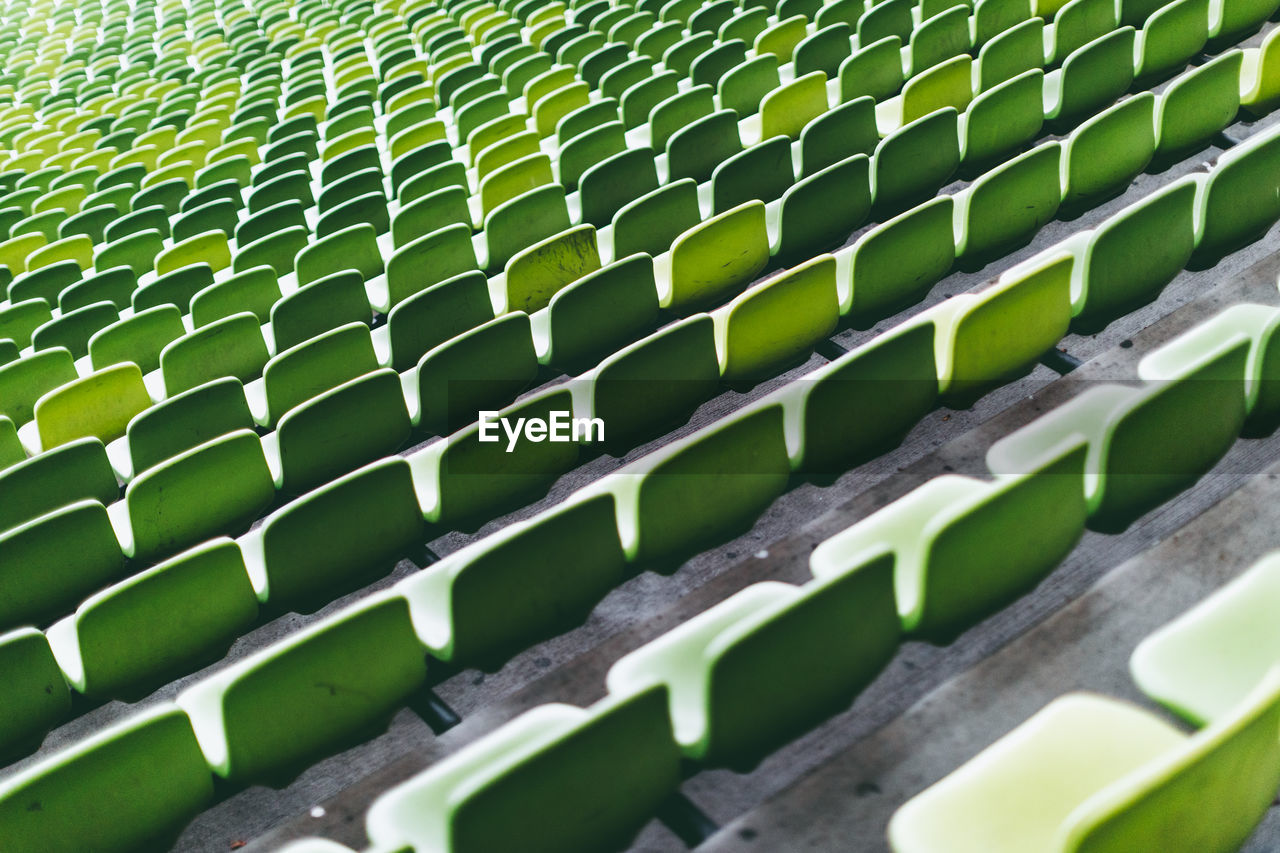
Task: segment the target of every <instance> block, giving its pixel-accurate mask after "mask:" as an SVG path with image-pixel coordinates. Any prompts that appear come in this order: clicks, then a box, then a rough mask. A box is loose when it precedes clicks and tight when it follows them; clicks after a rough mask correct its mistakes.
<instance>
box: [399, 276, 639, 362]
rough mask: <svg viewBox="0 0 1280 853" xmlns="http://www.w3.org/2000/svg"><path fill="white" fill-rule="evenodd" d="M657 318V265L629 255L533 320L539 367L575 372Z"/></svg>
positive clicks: (563, 293) (565, 292) (565, 291)
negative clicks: (655, 272) (655, 277)
mask: <svg viewBox="0 0 1280 853" xmlns="http://www.w3.org/2000/svg"><path fill="white" fill-rule="evenodd" d="M657 318H658V292H657V286H656V284H655V282H654V277H653V260H652V259H651V258H649V257H648V256H645V255H630V256H628V257H626V258H623V259H621V260H619V261H615V262H614V263H612V264H609V265H608V266H606V267H604V268H603V269H598V270H596V271H595V272H591V273H588V274H586V275H584V276H582V277H580V278H578V279H577V280H576V281H573V282H571V283H569V284H567V285H566V286H565V287H564V288H562V289H561V290H559V291H557V292H556V294H555V295H554V296H552V297H551V301H550V303H549V304H548V306H547V308H546V310H545V311H544V312H541V313H540V314H536V315H534V317H533V334H534V342H535V345H536V347H537V350H538V353H539V355H538V357H539V360H540V361H542V362H543V363H545V364H552V365H556V366H557V367H561V368H572V367H574V366H579V365H583V364H586V363H588V362H590V361H593V360H594V359H596V358H599V357H600V356H603V355H605V354H607V353H610V352H613V351H615V350H617V349H619V348H620V347H621V346H622V345H624V344H628V343H631V342H632V341H634V340H636V339H637V338H638V337H640V336H641V335H643V334H644V333H646V332H648V331H649V330H651V329H652V328H653V327H654V325H655V324H656V323H657ZM393 340H394V339H393ZM393 347H394V342H393Z"/></svg>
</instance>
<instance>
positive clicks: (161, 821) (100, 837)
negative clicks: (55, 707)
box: [0, 703, 214, 853]
mask: <svg viewBox="0 0 1280 853" xmlns="http://www.w3.org/2000/svg"><path fill="white" fill-rule="evenodd" d="M213 797H214V794H213V777H212V774H210V772H209V767H208V765H207V764H206V763H205V759H204V755H203V754H202V753H201V751H200V747H199V745H198V744H197V742H196V737H195V734H194V732H193V731H192V728H191V722H190V720H189V719H188V718H187V715H186V714H185V713H183V712H182V711H181V710H179V709H178V708H176V707H174V706H173V705H172V704H168V703H162V704H160V705H158V706H154V707H152V708H149V709H147V710H145V711H142V712H140V713H138V714H135V715H132V716H130V717H128V718H126V719H125V720H123V721H121V722H119V723H116V724H114V725H112V726H109V727H107V728H106V729H104V730H102V731H100V732H98V733H97V734H95V735H93V736H91V737H89V738H88V739H86V740H83V741H80V742H78V743H76V744H74V745H72V746H70V747H69V748H68V749H67V750H66V751H64V752H62V753H60V754H59V755H58V756H57V757H56V759H53V760H50V759H46V760H44V761H41V762H37V763H36V764H33V765H32V766H30V767H28V768H26V769H25V770H24V771H22V772H21V773H18V774H15V775H14V776H12V777H10V778H9V779H8V780H6V781H5V783H4V784H3V786H0V834H3V835H4V837H5V838H6V839H8V841H9V843H12V844H14V845H16V846H18V847H19V848H27V849H32V850H48V851H50V853H54V851H59V853H63V851H65V853H71V851H76V850H84V849H86V847H92V846H94V845H100V846H102V847H105V848H110V849H128V848H137V847H142V846H147V845H151V844H157V843H160V844H168V843H172V840H173V837H174V836H176V834H177V833H178V832H179V831H180V830H181V828H182V827H183V826H185V825H186V824H187V822H188V821H190V820H191V818H193V817H194V816H195V815H197V814H198V813H199V812H200V811H201V810H202V809H204V808H205V807H206V806H208V805H209V804H210V803H211V802H212V801H213ZM33 806H34V808H33Z"/></svg>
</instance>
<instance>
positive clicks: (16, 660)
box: [0, 628, 71, 756]
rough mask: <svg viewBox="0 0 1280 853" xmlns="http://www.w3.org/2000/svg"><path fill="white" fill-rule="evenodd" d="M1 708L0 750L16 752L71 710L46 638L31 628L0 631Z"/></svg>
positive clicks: (69, 698) (38, 738)
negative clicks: (2, 686) (2, 684)
mask: <svg viewBox="0 0 1280 853" xmlns="http://www.w3.org/2000/svg"><path fill="white" fill-rule="evenodd" d="M0 674H3V678H4V682H3V683H4V700H5V701H4V711H3V716H0V720H3V723H4V725H3V727H0V732H2V733H3V734H0V754H4V755H6V756H9V755H14V754H20V753H21V752H22V751H24V748H30V747H31V746H32V745H33V744H35V743H38V742H39V741H40V739H42V738H43V737H44V735H45V733H46V732H48V731H49V729H51V728H53V727H54V726H55V725H57V724H58V723H60V722H61V721H62V719H63V718H64V717H66V716H67V713H68V712H69V711H70V710H71V692H70V691H69V690H68V689H67V683H66V681H64V680H63V678H62V671H61V670H59V669H58V664H57V662H56V661H55V660H54V659H53V654H52V650H51V649H50V648H49V641H48V640H47V639H46V638H45V636H44V634H42V633H40V632H39V631H37V630H36V629H35V628H19V629H18V630H16V631H11V632H9V633H7V634H0Z"/></svg>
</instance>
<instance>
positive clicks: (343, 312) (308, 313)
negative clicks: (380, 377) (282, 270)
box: [246, 269, 373, 371]
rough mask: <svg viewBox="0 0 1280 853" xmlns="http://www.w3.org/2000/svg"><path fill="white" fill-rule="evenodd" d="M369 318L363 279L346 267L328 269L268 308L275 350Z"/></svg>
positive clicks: (371, 319)
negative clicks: (331, 270)
mask: <svg viewBox="0 0 1280 853" xmlns="http://www.w3.org/2000/svg"><path fill="white" fill-rule="evenodd" d="M372 321H373V309H372V308H371V307H370V306H369V297H368V293H367V292H366V290H365V283H364V279H363V278H362V277H361V276H360V273H359V272H357V271H356V270H351V269H349V270H342V271H341V272H333V273H329V274H328V275H325V276H324V277H322V278H320V279H317V280H316V281H313V282H310V283H309V284H307V285H306V286H305V287H302V288H300V289H299V290H295V291H294V292H293V293H290V294H289V295H288V296H286V297H284V298H282V299H280V300H279V301H278V302H276V304H275V305H273V306H272V308H271V335H272V338H273V339H274V341H275V348H276V350H277V351H282V350H285V349H288V348H289V347H292V346H296V345H298V344H300V343H302V342H304V341H307V340H310V339H311V338H313V337H315V336H316V335H320V334H323V333H325V332H327V331H329V330H330V329H333V328H336V327H337V326H341V325H344V324H347V323H362V324H364V325H369V324H370V323H371V322H372ZM246 331H247V330H246ZM258 337H259V338H261V337H262V335H261V334H259V335H258ZM255 347H256V345H255ZM264 352H265V351H264ZM263 361H265V357H264V359H263ZM258 370H259V371H261V366H259V368H258Z"/></svg>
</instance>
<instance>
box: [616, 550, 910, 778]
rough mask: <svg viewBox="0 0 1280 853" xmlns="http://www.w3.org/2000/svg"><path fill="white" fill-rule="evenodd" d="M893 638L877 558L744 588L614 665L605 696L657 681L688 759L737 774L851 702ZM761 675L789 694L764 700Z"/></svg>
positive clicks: (884, 576) (886, 579) (892, 614)
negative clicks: (828, 577)
mask: <svg viewBox="0 0 1280 853" xmlns="http://www.w3.org/2000/svg"><path fill="white" fill-rule="evenodd" d="M899 633H900V629H899V626H898V617H897V610H896V609H895V607H894V598H893V563H892V561H891V560H890V559H888V558H886V557H884V556H880V557H878V558H876V559H874V560H873V561H872V562H871V564H870V565H867V566H863V567H861V568H859V569H858V570H857V571H854V572H849V573H846V574H844V575H842V576H839V577H837V578H835V579H834V580H832V581H826V582H816V583H811V584H807V585H806V586H804V587H794V586H791V585H789V584H783V583H777V582H774V581H766V582H764V583H757V584H754V585H752V586H750V587H747V588H746V589H744V590H742V591H741V592H739V593H737V594H736V595H734V596H732V597H731V598H729V599H727V600H726V601H723V602H721V603H720V604H718V605H716V606H715V607H713V608H711V609H710V610H707V611H704V612H703V613H701V614H699V615H698V616H696V617H694V618H693V619H690V620H689V621H687V622H685V623H683V624H681V625H679V626H678V627H676V628H674V629H672V630H670V631H668V632H667V633H666V634H664V635H662V636H661V637H659V638H658V639H656V640H653V641H651V642H650V643H648V644H647V645H645V646H642V647H641V648H639V649H637V650H636V651H633V652H631V653H630V654H628V655H626V656H625V657H623V658H621V659H620V660H619V661H618V662H617V663H615V664H614V665H613V667H612V668H611V669H610V670H609V675H608V685H609V691H610V693H611V694H612V695H615V696H626V695H630V694H632V693H639V692H642V691H646V690H649V689H651V688H652V687H654V686H656V685H663V686H665V687H666V688H667V690H668V691H669V695H670V712H669V714H670V717H671V719H672V721H673V724H674V725H673V727H674V733H675V737H676V740H677V741H678V742H679V743H680V746H681V750H682V751H683V753H684V755H685V756H686V758H689V759H693V760H696V761H698V762H699V763H700V764H701V765H703V766H712V767H715V766H720V765H728V766H730V767H732V768H734V769H736V770H740V771H741V770H745V769H748V768H750V767H752V766H754V764H755V763H756V762H757V761H758V760H759V758H760V757H761V756H763V755H765V754H767V753H768V751H770V750H771V749H773V748H776V747H778V746H780V745H782V744H783V743H785V742H786V741H787V740H789V739H790V738H792V737H794V736H796V735H798V734H800V733H802V732H805V731H807V730H808V729H809V728H812V727H813V726H815V725H817V724H818V723H819V722H821V721H822V720H823V719H825V718H826V717H828V716H830V715H831V714H833V713H835V712H837V711H840V710H843V709H844V708H845V707H847V706H848V704H849V703H850V701H851V700H852V698H853V697H854V696H856V695H857V694H858V692H859V691H861V690H862V689H863V688H864V687H866V685H867V684H868V683H870V682H871V680H872V679H874V678H875V676H876V675H877V674H878V673H879V672H880V670H881V669H882V668H883V667H884V665H885V664H886V663H888V661H889V660H890V658H892V656H893V654H894V653H895V652H896V651H897V648H898V638H899ZM837 634H838V635H840V636H841V637H842V642H840V643H838V644H834V645H833V644H832V643H831V642H830V638H831V637H832V636H833V635H837ZM761 678H769V679H770V682H771V683H775V684H778V685H780V686H781V685H785V689H779V690H777V691H770V692H769V694H768V695H767V696H762V695H761V694H760V692H759V689H758V687H759V683H760V679H761Z"/></svg>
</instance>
